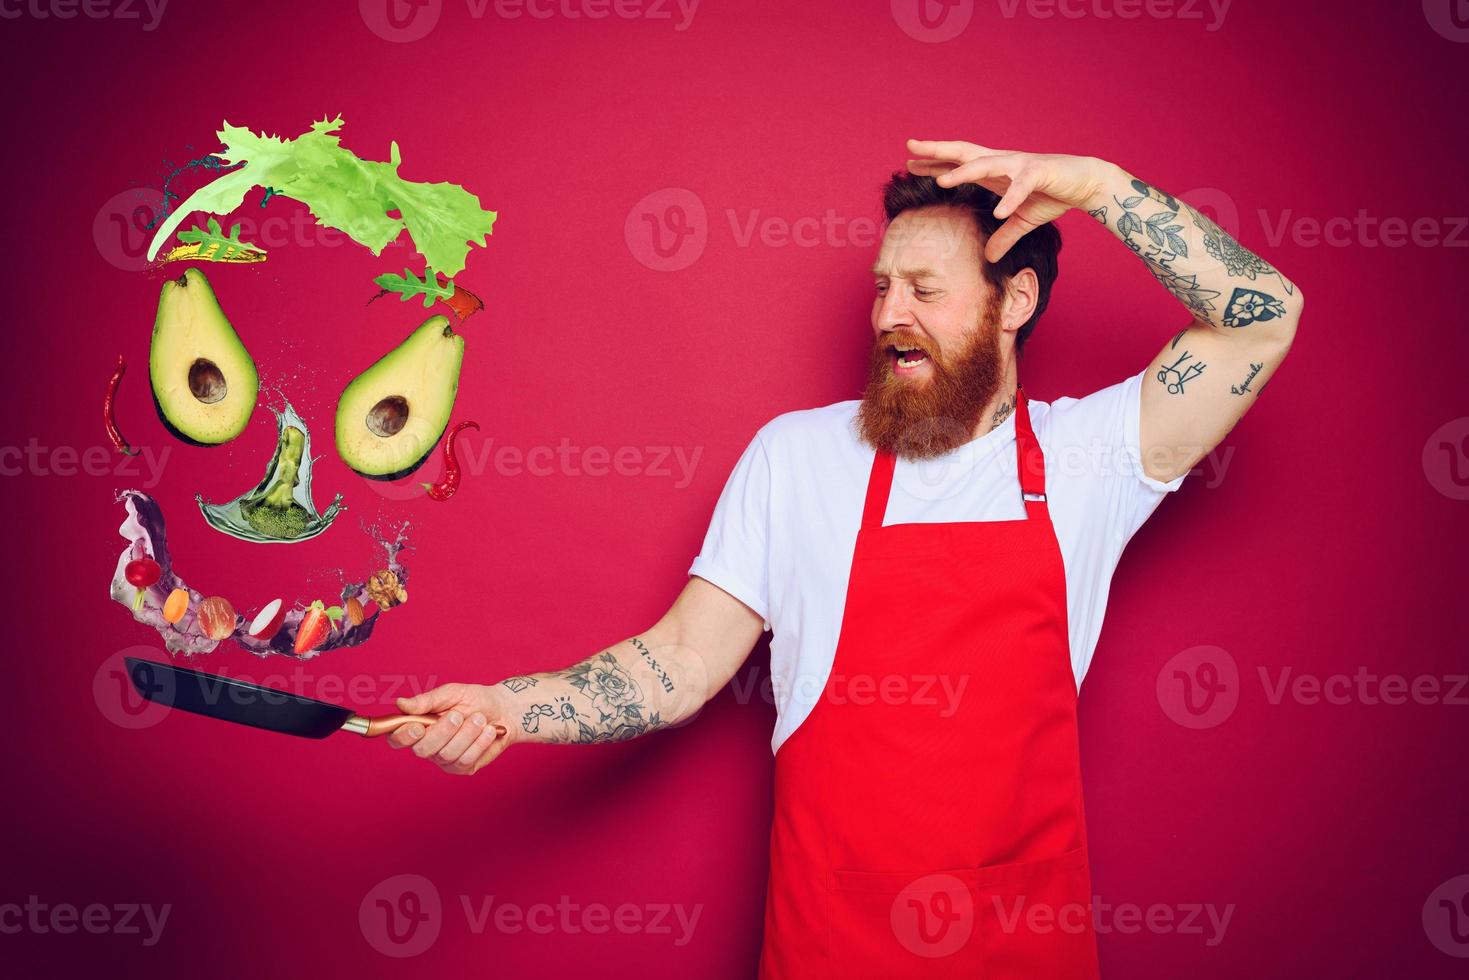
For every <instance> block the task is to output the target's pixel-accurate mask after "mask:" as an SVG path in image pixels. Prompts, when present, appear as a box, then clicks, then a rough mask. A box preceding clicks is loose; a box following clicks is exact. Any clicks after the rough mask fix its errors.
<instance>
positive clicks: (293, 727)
mask: <svg viewBox="0 0 1469 980" xmlns="http://www.w3.org/2000/svg"><path fill="white" fill-rule="evenodd" d="M124 659H125V660H126V661H127V670H128V678H129V679H130V680H131V681H132V682H133V687H135V688H136V689H137V691H138V693H139V694H141V695H142V696H143V697H144V698H146V699H147V700H149V701H155V702H157V703H158V704H165V705H168V706H169V707H170V708H179V709H180V710H183V711H191V712H193V713H194V714H196V715H206V716H208V717H210V718H219V719H221V720H222V721H233V722H235V723H237V724H240V725H249V726H251V727H252V728H264V729H265V730H266V731H271V732H281V733H283V734H286V735H299V736H301V737H302V738H326V737H327V736H328V735H330V734H332V733H333V732H351V733H352V734H354V735H361V736H363V737H364V738H376V737H377V736H379V735H386V734H388V733H389V732H391V731H393V730H395V729H397V728H399V727H401V726H403V725H407V724H411V723H412V722H415V721H417V722H421V723H423V724H424V725H432V724H433V723H434V722H436V721H438V718H437V717H435V716H433V715H384V716H382V717H379V718H365V717H363V716H362V715H359V714H354V713H353V712H352V710H351V709H350V708H343V707H341V706H340V705H336V704H329V703H327V702H326V701H317V700H315V699H313V698H303V697H301V695H299V694H291V693H290V692H288V691H279V690H276V689H275V688H273V687H261V686H260V685H259V684H248V683H246V682H245V681H237V680H234V679H233V678H229V677H220V676H219V675H217V674H206V673H203V672H202V671H198V670H190V669H188V668H187V667H175V666H174V665H173V664H165V663H158V662H157V661H153V660H139V659H137V658H136V657H125V658H124ZM495 730H496V732H497V733H498V734H499V735H502V736H503V735H504V734H505V726H504V725H496V726H495Z"/></svg>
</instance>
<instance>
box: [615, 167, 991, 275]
mask: <svg viewBox="0 0 1469 980" xmlns="http://www.w3.org/2000/svg"><path fill="white" fill-rule="evenodd" d="M723 218H724V223H725V224H728V226H729V240H730V241H731V242H733V244H734V246H735V247H736V248H755V247H759V248H822V247H824V248H859V249H869V250H876V249H877V247H878V246H879V245H881V244H882V243H883V241H884V240H885V239H886V240H887V241H889V242H892V243H894V244H901V243H903V242H905V241H911V242H915V243H925V244H931V245H936V246H938V247H939V249H940V251H941V253H942V254H945V255H949V254H953V253H954V251H956V250H957V249H959V248H962V247H963V239H962V238H958V237H956V236H954V235H951V234H947V233H946V232H945V230H943V229H937V230H936V229H933V228H930V227H928V226H924V225H917V226H914V227H913V229H912V230H911V231H909V232H903V233H900V232H898V231H896V230H894V229H892V228H890V227H888V224H887V222H886V220H884V219H883V218H882V217H881V216H880V215H874V214H856V215H850V214H842V213H841V212H840V211H838V210H837V209H836V208H826V209H824V210H823V211H822V212H821V213H820V214H805V215H802V214H797V215H789V214H769V213H767V212H766V211H765V210H764V209H763V208H743V209H741V208H725V209H724V210H723ZM712 230H713V229H711V226H710V220H709V210H708V208H707V207H705V204H704V201H703V199H702V198H700V197H699V195H697V194H695V193H694V192H693V191H691V190H689V189H688V188H686V187H664V188H661V189H659V190H656V191H654V192H653V193H651V194H648V195H646V196H645V197H643V198H641V199H640V200H639V201H638V202H637V203H636V204H634V205H633V206H632V208H631V209H629V211H628V213H627V219H626V220H625V221H624V222H623V229H622V232H623V238H624V240H625V241H626V242H627V249H628V251H629V252H630V253H632V256H633V258H635V259H637V260H638V261H639V262H641V263H642V264H643V265H645V266H647V267H648V268H649V269H653V270H654V271H656V272H677V271H679V270H680V269H687V268H688V267H689V266H691V265H693V264H694V263H695V262H696V261H698V259H699V257H700V256H701V255H703V254H704V248H705V246H706V245H707V244H708V242H709V238H710V235H711V233H712ZM899 234H902V236H903V237H900V238H894V237H893V236H894V235H899Z"/></svg>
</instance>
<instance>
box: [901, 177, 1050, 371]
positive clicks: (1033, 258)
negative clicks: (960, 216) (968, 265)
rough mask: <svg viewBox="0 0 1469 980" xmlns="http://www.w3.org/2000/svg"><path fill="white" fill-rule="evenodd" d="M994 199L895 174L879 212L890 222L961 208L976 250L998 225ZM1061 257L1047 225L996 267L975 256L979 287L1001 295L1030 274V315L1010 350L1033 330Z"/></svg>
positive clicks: (979, 190) (983, 191)
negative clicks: (975, 234) (918, 212)
mask: <svg viewBox="0 0 1469 980" xmlns="http://www.w3.org/2000/svg"><path fill="white" fill-rule="evenodd" d="M999 203H1000V195H998V194H996V193H995V192H994V191H992V190H989V189H988V188H985V187H981V186H979V185H978V184H960V185H959V186H958V187H940V186H939V185H938V183H937V182H936V181H935V180H934V179H933V178H932V177H923V176H920V175H918V174H911V173H908V172H906V171H902V170H899V171H896V172H895V173H894V174H893V175H892V177H890V178H889V179H888V182H887V184H886V185H884V187H883V189H882V209H883V211H884V212H885V213H886V214H887V219H888V221H890V222H891V221H892V220H893V219H894V218H896V217H897V216H898V215H900V214H902V213H903V212H904V211H912V210H915V209H917V208H933V207H955V208H963V209H964V210H967V211H968V212H969V213H970V214H971V215H973V216H974V223H975V227H976V229H977V230H978V231H979V244H980V248H981V249H983V248H984V243H985V242H987V241H988V240H989V237H990V235H993V234H994V233H995V229H997V228H999V227H1000V225H1001V223H1002V222H1001V221H1000V219H999V218H996V217H995V213H994V212H995V205H997V204H999ZM1060 251H1061V231H1060V229H1058V228H1057V227H1056V226H1055V225H1053V224H1051V223H1050V222H1047V223H1046V224H1043V225H1041V226H1040V227H1039V228H1034V229H1032V230H1031V231H1030V232H1029V233H1028V234H1026V235H1025V237H1023V238H1021V239H1020V241H1018V242H1016V243H1015V244H1014V246H1013V247H1011V249H1010V251H1008V252H1006V253H1005V257H1004V258H1002V259H1001V260H1000V261H999V262H994V263H991V262H988V261H986V260H985V259H984V256H983V252H981V255H980V260H979V261H980V267H981V268H980V271H981V272H982V273H983V274H984V278H985V281H986V282H988V283H989V284H990V285H991V286H993V287H994V288H995V289H996V290H1000V289H1003V288H1004V287H1005V283H1006V282H1007V281H1008V280H1009V279H1010V277H1011V276H1013V275H1015V274H1016V273H1017V272H1019V271H1020V270H1021V269H1034V270H1035V278H1036V283H1037V288H1036V301H1035V312H1034V313H1032V314H1031V316H1030V319H1029V320H1026V321H1025V323H1024V324H1023V325H1022V326H1021V327H1020V330H1019V332H1018V333H1017V334H1016V336H1015V350H1016V351H1017V352H1019V351H1020V349H1021V348H1023V347H1024V346H1025V341H1026V340H1027V339H1028V338H1029V337H1030V334H1031V331H1033V330H1034V329H1035V325H1036V321H1037V320H1039V319H1040V318H1041V314H1042V313H1044V312H1045V311H1046V304H1047V303H1049V302H1050V300H1051V285H1052V284H1053V283H1054V282H1055V281H1056V271H1057V270H1056V256H1057V254H1058V253H1059V252H1060Z"/></svg>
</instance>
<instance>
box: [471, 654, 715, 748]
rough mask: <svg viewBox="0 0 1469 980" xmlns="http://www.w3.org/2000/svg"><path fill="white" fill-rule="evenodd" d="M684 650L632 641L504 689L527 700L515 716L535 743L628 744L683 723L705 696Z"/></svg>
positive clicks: (516, 703)
mask: <svg viewBox="0 0 1469 980" xmlns="http://www.w3.org/2000/svg"><path fill="white" fill-rule="evenodd" d="M650 643H651V647H650V645H649V644H650ZM654 649H657V650H658V651H659V654H658V656H659V657H661V658H662V660H661V662H660V660H659V659H658V658H656V657H654V655H653V650H654ZM680 649H682V648H679V647H677V646H662V645H659V643H658V642H656V641H655V640H651V639H650V641H649V643H645V642H644V641H643V638H642V637H632V638H631V639H628V640H626V641H624V642H623V643H619V644H617V645H616V646H613V647H612V648H610V649H607V650H603V651H602V652H601V653H598V654H596V655H595V656H592V657H589V658H587V659H586V660H583V661H582V662H581V663H579V664H574V665H572V666H570V667H567V668H566V669H565V670H556V671H547V672H545V673H541V674H535V675H524V676H518V677H510V678H506V679H505V680H503V681H501V682H500V683H501V685H503V686H504V687H506V688H509V690H510V691H511V692H512V693H513V694H515V695H521V697H519V698H516V699H514V700H513V701H512V702H511V710H512V711H513V712H515V713H517V714H519V715H520V727H521V731H522V732H523V733H524V734H525V735H527V736H530V737H531V738H532V740H533V741H539V742H559V743H569V744H570V743H574V744H590V743H595V742H622V741H626V740H627V739H630V738H636V737H638V736H639V735H645V734H647V733H649V732H652V731H656V730H658V729H660V728H665V727H667V726H668V725H670V724H673V723H675V722H678V721H680V720H681V719H682V718H684V717H686V716H687V715H688V714H689V712H690V710H697V708H698V706H699V705H701V704H702V703H703V701H704V700H705V699H706V698H707V693H705V692H703V691H702V689H701V687H700V685H699V683H698V681H697V679H694V680H690V669H689V665H688V664H687V663H686V662H685V661H684V660H683V659H682V658H681V656H680V653H679V652H678V651H679V650H680Z"/></svg>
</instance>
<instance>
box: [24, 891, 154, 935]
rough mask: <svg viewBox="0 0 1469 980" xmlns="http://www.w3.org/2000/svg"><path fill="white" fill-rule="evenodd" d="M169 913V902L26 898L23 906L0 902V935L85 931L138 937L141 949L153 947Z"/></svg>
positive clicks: (96, 933) (69, 933)
mask: <svg viewBox="0 0 1469 980" xmlns="http://www.w3.org/2000/svg"><path fill="white" fill-rule="evenodd" d="M172 912H173V904H172V903H171V902H165V903H164V904H162V905H157V906H155V905H153V904H151V903H149V902H114V903H112V904H111V905H107V904H104V903H102V902H90V903H88V904H86V905H75V904H73V903H71V902H43V901H41V897H40V896H39V895H29V896H27V897H26V901H25V903H24V904H22V903H20V902H5V903H0V934H4V935H7V936H15V935H19V934H20V933H25V932H28V933H32V934H34V935H38V936H45V935H50V934H53V933H54V934H56V935H58V936H71V935H75V934H76V933H78V932H85V933H90V934H91V935H93V936H137V937H139V942H141V943H142V944H143V945H144V946H156V945H158V940H159V939H161V938H163V927H164V926H166V925H167V924H168V917H169V915H170V914H171V913H172Z"/></svg>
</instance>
